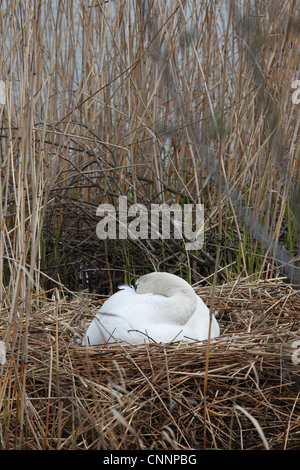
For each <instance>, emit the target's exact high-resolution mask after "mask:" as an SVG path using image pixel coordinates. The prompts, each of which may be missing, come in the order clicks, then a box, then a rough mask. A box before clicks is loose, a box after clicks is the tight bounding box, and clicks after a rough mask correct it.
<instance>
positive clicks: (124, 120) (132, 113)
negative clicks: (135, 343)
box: [0, 0, 299, 300]
mask: <svg viewBox="0 0 300 470" xmlns="http://www.w3.org/2000/svg"><path fill="white" fill-rule="evenodd" d="M0 15H1V16H0V23H1V37H2V47H1V58H0V60H1V77H0V78H1V79H2V80H4V81H5V83H6V87H7V103H6V105H5V106H2V108H1V126H2V128H1V162H2V164H1V198H2V199H1V203H2V212H1V229H2V231H1V234H2V236H1V252H2V260H1V262H2V266H1V268H2V269H1V276H2V279H3V287H4V289H3V290H2V299H3V300H5V295H6V293H8V292H9V293H12V292H14V293H16V295H15V299H17V298H19V295H21V296H23V297H24V296H27V295H31V293H32V292H34V290H35V289H39V286H40V285H42V286H43V287H44V288H45V289H46V288H47V287H48V286H50V285H51V282H50V281H49V277H50V278H54V279H55V280H56V281H59V280H60V281H62V282H63V283H64V284H66V285H68V286H69V287H70V288H75V289H76V288H78V283H79V282H81V283H82V285H83V287H89V288H92V289H93V288H95V287H96V286H97V285H98V284H99V282H100V283H101V284H102V287H103V288H104V289H105V288H109V284H107V283H105V282H101V279H99V273H100V274H101V276H104V277H105V278H106V279H108V278H109V276H108V272H110V273H111V275H112V276H113V278H114V279H115V280H117V279H120V278H124V276H127V274H126V273H127V272H130V273H131V274H132V273H133V272H137V273H139V272H143V271H144V270H148V269H149V268H150V267H152V268H153V267H157V268H159V269H172V270H176V269H177V270H178V272H182V267H183V266H188V273H187V272H186V276H189V277H191V279H192V280H193V281H199V280H201V279H211V275H212V273H213V270H214V267H215V266H214V264H215V258H216V246H217V242H216V237H217V236H219V238H220V237H221V240H220V242H221V245H222V249H221V253H220V262H221V266H220V267H219V272H220V273H221V274H219V278H220V276H221V278H220V279H222V278H223V279H226V280H230V279H232V278H234V277H235V276H236V275H240V274H241V275H255V276H258V277H261V276H264V275H265V273H266V271H268V269H269V268H268V266H270V264H271V265H272V268H271V271H273V269H275V264H276V263H275V260H276V261H277V264H278V262H279V265H280V264H284V265H286V263H290V261H291V258H292V256H294V255H297V253H298V248H299V239H298V238H299V237H298V233H299V220H298V209H297V208H298V205H299V202H298V199H299V196H298V190H297V187H298V184H299V168H298V154H299V150H298V149H299V147H298V145H297V143H298V134H299V106H298V107H297V105H295V104H293V102H292V91H293V90H292V82H293V81H294V80H295V79H297V76H298V68H299V67H298V66H299V59H298V53H297V52H298V47H299V35H298V34H297V32H298V27H299V25H298V22H297V5H296V3H295V2H287V4H285V5H281V3H280V2H275V3H274V2H272V4H271V3H266V4H262V3H261V2H259V1H251V2H250V1H245V2H244V3H243V6H242V7H241V6H240V5H239V4H237V3H236V2H225V1H213V2H197V1H191V2H180V1H179V2H172V1H170V2H160V1H155V2H147V1H144V2H135V1H131V2H123V1H119V2H106V3H105V2H103V3H97V2H96V3H95V2H94V3H91V4H90V5H87V4H86V2H83V1H79V0H78V1H76V2H75V1H72V2H65V1H62V2H58V3H57V4H56V2H48V1H46V2H42V1H39V0H36V1H34V2H23V3H20V4H19V3H18V4H17V3H12V2H6V1H4V2H2V6H1V11H0ZM218 179H219V184H218ZM121 194H122V195H127V197H128V204H131V203H133V202H141V203H143V204H146V205H147V204H148V205H150V203H151V202H157V203H162V202H165V203H168V204H171V203H173V202H179V203H181V204H183V203H184V202H190V203H200V202H202V203H204V205H205V215H206V240H205V247H204V250H202V251H201V252H198V253H186V252H185V249H184V244H182V243H181V244H180V246H178V243H176V242H175V241H174V240H173V241H165V242H164V246H163V247H162V245H161V243H160V242H157V241H153V242H150V241H143V240H140V241H138V242H132V241H130V240H129V241H128V242H127V244H126V245H127V246H126V248H125V251H128V253H129V258H128V257H127V256H124V255H123V253H124V246H123V245H122V244H120V243H118V242H117V241H110V240H107V241H106V244H105V246H106V249H105V246H104V243H103V242H100V241H99V240H98V239H97V237H96V234H95V226H96V224H97V222H98V220H97V218H96V215H95V210H96V207H97V206H98V205H99V204H101V203H102V202H111V203H113V204H116V202H117V197H118V196H119V195H121ZM220 213H222V214H223V217H222V231H221V232H220V230H219V235H217V232H216V230H217V228H216V227H217V225H216V224H217V223H218V222H217V220H218V218H219V215H220ZM278 243H279V244H280V246H287V247H288V248H290V249H291V252H292V256H289V254H288V252H287V253H285V252H284V251H283V250H281V252H280V250H279V251H278V248H277V246H278ZM279 252H280V253H281V254H280V253H279ZM141 253H144V254H145V256H143V257H142V259H141V256H140V254H141ZM282 258H283V259H282ZM274 263H275V264H274ZM124 268H125V269H124ZM221 268H222V270H221V271H220V269H221ZM185 271H186V270H185ZM268 272H269V271H268ZM44 274H46V275H47V277H45V276H44ZM288 274H290V272H288ZM101 276H100V277H101ZM105 286H106V287H105ZM27 290H28V292H27ZM3 296H4V297H3Z"/></svg>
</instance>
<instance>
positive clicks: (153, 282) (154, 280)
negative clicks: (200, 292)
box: [135, 272, 197, 307]
mask: <svg viewBox="0 0 300 470" xmlns="http://www.w3.org/2000/svg"><path fill="white" fill-rule="evenodd" d="M135 290H136V292H137V293H138V294H149V293H152V294H160V295H163V296H165V297H173V296H174V295H176V296H178V295H180V296H182V297H185V296H188V297H189V299H190V300H191V301H193V303H194V305H195V307H196V299H197V296H196V294H195V292H194V289H193V288H192V287H191V286H190V285H189V284H188V283H187V282H186V281H185V280H184V279H181V277H178V276H175V274H170V273H157V272H153V273H149V274H145V275H144V276H142V277H140V278H139V279H138V280H137V281H136V283H135Z"/></svg>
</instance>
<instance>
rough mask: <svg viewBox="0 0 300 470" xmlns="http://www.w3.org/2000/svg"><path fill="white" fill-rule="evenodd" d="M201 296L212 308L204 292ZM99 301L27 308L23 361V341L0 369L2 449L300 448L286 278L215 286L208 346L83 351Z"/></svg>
mask: <svg viewBox="0 0 300 470" xmlns="http://www.w3.org/2000/svg"><path fill="white" fill-rule="evenodd" d="M199 293H200V294H201V296H202V298H203V299H204V300H205V301H206V302H207V303H209V297H210V295H211V289H210V288H204V289H201V291H200V292H199ZM100 303H101V301H99V300H98V301H95V300H93V301H92V300H89V299H83V298H80V297H78V296H77V297H74V298H73V299H72V300H68V299H66V298H56V299H53V300H50V301H48V302H47V303H46V304H42V303H40V305H39V306H38V305H36V306H35V307H33V310H34V314H33V316H32V318H31V319H30V321H29V331H28V348H27V356H26V362H22V361H21V344H22V335H20V338H19V343H20V345H19V346H20V347H19V348H18V345H17V344H15V345H14V350H13V352H12V353H10V351H9V348H8V351H7V363H6V364H5V366H4V367H3V369H2V380H1V394H0V405H1V408H0V423H2V424H1V427H0V437H1V445H2V447H4V448H15V447H23V448H26V449H43V448H45V449H96V448H97V449H110V450H112V449H131V450H132V449H147V450H149V449H190V448H193V449H203V448H216V449H263V448H270V449H296V448H299V445H300V418H299V416H300V413H299V412H300V403H299V399H300V397H299V385H300V366H299V362H300V361H299V356H300V354H299V349H300V313H299V312H300V294H299V292H298V291H295V290H293V288H292V287H291V286H289V285H287V284H285V283H284V282H283V281H282V280H272V281H264V282H259V283H253V284H250V283H248V282H246V281H244V282H239V283H238V284H236V285H226V286H219V287H217V288H216V292H215V308H216V311H217V315H218V319H219V322H220V325H221V328H222V333H221V336H220V337H219V338H218V339H215V340H213V341H212V342H211V344H210V346H209V348H208V344H207V342H205V343H203V344H197V343H191V344H183V343H173V344H167V345H163V344H148V345H134V346H133V345H113V346H111V347H109V348H108V347H101V346H97V347H82V346H81V345H80V344H78V338H77V335H80V334H82V333H83V332H84V330H85V328H86V326H87V324H88V323H89V321H90V320H91V319H92V316H93V314H94V313H95V311H96V309H97V308H98V306H99V305H100ZM6 325H7V324H6V323H5V320H4V318H3V317H2V320H1V327H0V328H1V330H2V331H3V330H4V329H5V328H6ZM12 347H13V346H12ZM208 351H209V355H208V356H207V352H208ZM297 354H298V355H297ZM207 357H208V362H207ZM207 366H208V367H207ZM205 382H206V384H207V388H206V387H205ZM205 388H206V390H205Z"/></svg>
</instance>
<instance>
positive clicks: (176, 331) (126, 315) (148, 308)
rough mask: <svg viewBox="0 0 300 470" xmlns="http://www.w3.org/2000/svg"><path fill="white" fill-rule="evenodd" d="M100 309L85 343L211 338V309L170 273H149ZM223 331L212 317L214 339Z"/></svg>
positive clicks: (110, 299) (187, 285) (135, 342)
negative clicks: (209, 331)
mask: <svg viewBox="0 0 300 470" xmlns="http://www.w3.org/2000/svg"><path fill="white" fill-rule="evenodd" d="M119 289H120V290H119V291H118V292H116V293H115V294H114V295H112V296H111V297H110V298H109V299H108V300H107V301H106V302H104V304H103V305H102V307H101V308H100V310H99V312H98V313H97V314H96V317H95V318H94V320H93V321H92V323H91V324H90V326H89V327H88V329H87V331H86V333H85V335H84V338H83V341H82V344H83V345H96V344H104V343H112V342H116V341H125V342H127V343H130V344H138V343H144V342H145V341H146V342H149V341H150V342H151V341H155V342H162V343H169V342H171V341H180V340H181V341H192V340H198V341H202V340H205V339H207V338H208V330H209V309H208V308H207V306H206V305H205V303H204V302H203V300H201V298H200V297H199V296H198V295H197V294H196V293H195V291H194V289H193V288H192V287H191V286H190V285H189V284H188V283H187V282H186V281H184V280H183V279H181V278H180V277H178V276H175V275H174V274H169V273H157V272H153V273H149V274H146V275H145V276H142V277H140V278H139V279H138V280H137V282H136V284H135V286H134V287H131V286H121V287H120V288H119ZM219 334H220V329H219V325H218V323H217V321H216V319H215V317H214V316H213V317H212V325H211V337H212V338H213V337H215V336H219Z"/></svg>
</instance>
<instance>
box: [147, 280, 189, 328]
mask: <svg viewBox="0 0 300 470" xmlns="http://www.w3.org/2000/svg"><path fill="white" fill-rule="evenodd" d="M155 304H156V306H157V309H156V312H157V313H155V315H156V316H157V321H158V322H159V323H163V322H164V321H165V322H167V323H168V324H175V325H185V323H186V322H187V321H188V320H189V319H190V318H191V316H192V315H193V313H194V312H195V310H196V308H197V295H196V294H195V292H194V291H193V290H192V289H191V290H189V289H188V290H186V291H185V290H176V291H173V292H170V293H169V295H168V296H156V301H155Z"/></svg>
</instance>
